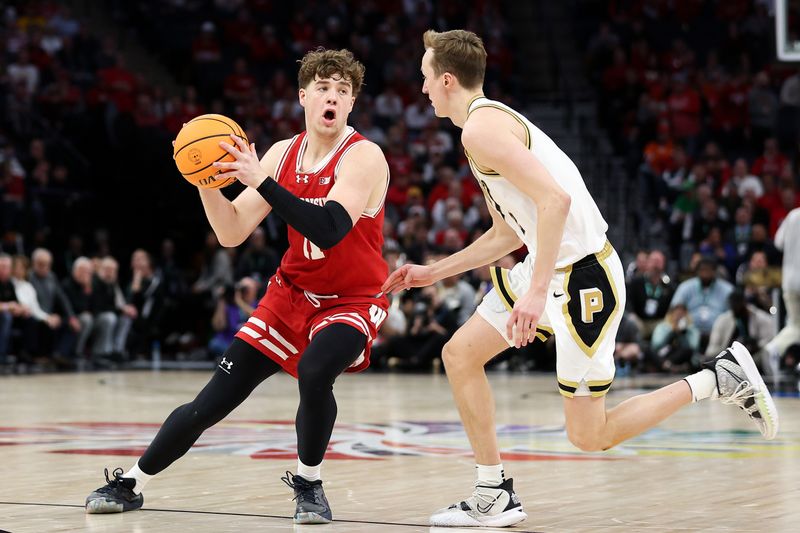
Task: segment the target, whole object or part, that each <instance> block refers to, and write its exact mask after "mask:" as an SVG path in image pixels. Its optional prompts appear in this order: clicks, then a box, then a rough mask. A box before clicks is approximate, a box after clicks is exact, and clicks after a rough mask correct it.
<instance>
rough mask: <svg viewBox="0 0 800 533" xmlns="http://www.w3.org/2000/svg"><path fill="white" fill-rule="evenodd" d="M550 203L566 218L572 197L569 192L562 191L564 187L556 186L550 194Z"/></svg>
mask: <svg viewBox="0 0 800 533" xmlns="http://www.w3.org/2000/svg"><path fill="white" fill-rule="evenodd" d="M550 205H552V206H553V207H555V208H556V209H557V210H558V212H559V213H560V214H562V215H564V218H566V217H567V214H568V213H569V208H570V206H571V205H572V197H571V196H570V195H569V194H567V192H566V191H564V189H562V188H561V187H558V188H557V189H556V190H554V191H553V193H552V194H551V202H550Z"/></svg>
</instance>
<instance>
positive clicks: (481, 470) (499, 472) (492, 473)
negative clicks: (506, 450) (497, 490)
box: [475, 463, 506, 486]
mask: <svg viewBox="0 0 800 533" xmlns="http://www.w3.org/2000/svg"><path fill="white" fill-rule="evenodd" d="M475 468H477V469H478V484H480V485H490V486H496V485H499V484H501V483H502V482H503V481H505V479H506V477H505V475H504V472H503V463H500V464H499V465H479V464H476V465H475Z"/></svg>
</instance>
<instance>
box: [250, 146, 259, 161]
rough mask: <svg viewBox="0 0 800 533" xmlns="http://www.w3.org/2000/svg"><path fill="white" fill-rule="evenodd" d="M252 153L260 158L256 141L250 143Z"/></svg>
mask: <svg viewBox="0 0 800 533" xmlns="http://www.w3.org/2000/svg"><path fill="white" fill-rule="evenodd" d="M250 153H251V154H253V155H254V156H256V158H258V152H257V151H256V143H250Z"/></svg>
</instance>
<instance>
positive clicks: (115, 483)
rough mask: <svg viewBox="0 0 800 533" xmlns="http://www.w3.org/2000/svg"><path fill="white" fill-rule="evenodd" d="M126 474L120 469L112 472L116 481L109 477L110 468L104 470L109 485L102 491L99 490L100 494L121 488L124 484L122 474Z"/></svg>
mask: <svg viewBox="0 0 800 533" xmlns="http://www.w3.org/2000/svg"><path fill="white" fill-rule="evenodd" d="M124 472H125V471H124V470H122V469H121V468H119V467H117V468H115V469H114V470H113V471H112V472H111V476H113V478H114V479H111V477H109V475H108V468H104V469H103V474H104V475H105V476H106V483H108V485H107V486H105V487H103V488H102V489H100V490H98V492H104V491H107V490H111V489H115V488H117V487H119V486H120V485H121V484H122V474H123V473H124ZM122 486H123V487H124V485H122Z"/></svg>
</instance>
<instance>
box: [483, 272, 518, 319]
mask: <svg viewBox="0 0 800 533" xmlns="http://www.w3.org/2000/svg"><path fill="white" fill-rule="evenodd" d="M489 273H490V274H491V275H492V283H493V284H494V288H495V290H496V291H497V295H498V296H499V297H500V301H501V302H503V305H505V306H506V309H508V312H509V313H510V312H511V311H513V310H514V302H516V301H517V295H516V294H514V291H512V290H511V280H509V279H508V270H505V269H503V268H500V267H489Z"/></svg>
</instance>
